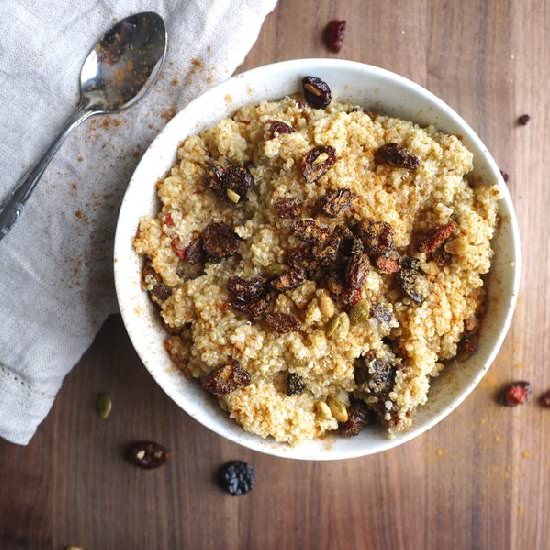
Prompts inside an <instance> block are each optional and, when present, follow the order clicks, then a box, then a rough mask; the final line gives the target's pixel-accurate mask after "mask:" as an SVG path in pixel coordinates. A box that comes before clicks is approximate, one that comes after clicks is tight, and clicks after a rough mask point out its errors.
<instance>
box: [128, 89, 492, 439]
mask: <svg viewBox="0 0 550 550" xmlns="http://www.w3.org/2000/svg"><path fill="white" fill-rule="evenodd" d="M306 99H307V94H306ZM471 170H472V154H471V153H470V152H469V151H468V150H467V149H466V148H465V146H464V145H463V144H462V143H461V141H460V140H459V139H458V138H457V137H455V136H453V135H447V134H444V133H441V132H438V131H437V130H435V129H434V128H431V127H428V128H420V127H419V126H417V125H416V124H414V123H412V122H408V121H403V120H398V119H395V118H390V117H387V116H383V115H375V114H372V113H369V112H365V111H364V110H363V109H361V108H359V107H356V106H353V105H349V104H344V103H339V102H337V101H332V102H330V104H329V105H328V106H326V107H325V108H324V109H316V108H312V107H311V106H310V105H308V104H306V103H305V102H304V101H303V100H302V99H301V98H294V97H286V98H284V99H282V100H280V101H265V102H262V103H260V104H259V105H249V106H246V107H243V108H241V109H239V110H238V111H236V112H235V113H234V114H233V116H232V117H231V118H227V119H224V120H222V121H220V122H219V123H218V124H216V125H215V126H213V127H212V128H209V129H207V130H205V131H203V132H201V133H200V134H199V135H195V136H190V137H188V138H186V139H185V140H184V141H183V143H182V144H181V145H180V147H179V149H178V152H177V162H176V164H175V165H174V167H173V168H172V169H171V171H170V174H169V175H168V176H167V177H165V178H164V179H163V180H162V181H159V183H158V197H159V199H160V204H161V208H160V210H159V212H158V215H157V216H156V217H155V218H152V219H150V218H145V219H142V220H141V223H140V227H139V231H138V234H137V236H136V238H135V240H134V247H135V250H136V251H137V252H139V253H141V254H143V255H144V270H143V282H144V287H145V288H146V289H147V290H148V291H149V292H150V294H151V297H152V299H153V300H154V301H155V302H156V303H157V304H158V305H159V306H160V314H161V316H162V320H163V323H164V324H165V326H166V328H167V339H166V349H167V351H168V352H169V353H170V356H171V358H172V360H173V361H174V363H175V365H176V366H177V367H178V368H180V369H181V370H182V371H184V372H185V373H188V374H190V375H191V376H193V377H195V378H200V379H201V383H202V385H203V387H204V388H205V390H206V391H210V392H211V393H213V394H214V395H216V396H217V398H218V399H219V403H220V406H221V407H222V408H223V409H225V410H227V411H228V414H229V415H230V416H231V418H233V419H234V420H235V421H236V422H238V423H239V424H240V425H241V426H242V427H243V428H244V429H245V430H247V431H250V432H253V433H256V434H259V435H260V436H262V437H273V438H275V439H276V440H277V441H282V442H288V443H290V444H295V443H296V442H299V441H301V440H304V439H312V438H320V437H322V436H323V435H324V434H325V433H326V432H327V431H330V430H336V429H338V428H339V427H340V431H341V432H343V435H354V434H356V433H357V432H358V431H359V429H360V428H361V427H362V426H363V425H364V424H365V423H367V422H368V421H369V419H370V418H371V416H374V417H376V418H378V420H379V421H380V422H381V423H382V424H383V425H384V426H385V427H386V428H387V429H388V431H389V433H390V434H391V433H392V432H396V431H400V430H404V429H406V428H408V427H409V426H410V424H411V422H412V413H413V412H414V411H415V409H416V408H417V407H418V406H420V405H423V404H425V403H426V401H427V399H428V390H429V387H430V379H431V377H432V376H437V375H438V373H439V372H440V371H441V369H442V368H443V366H444V364H445V362H446V361H448V360H449V359H451V358H453V357H454V356H455V355H456V354H457V345H460V342H461V341H462V343H463V345H464V347H465V348H466V349H469V350H470V351H473V346H474V343H475V332H476V330H477V325H478V321H477V319H478V316H479V312H480V308H481V306H482V305H483V298H484V289H483V278H482V276H483V275H484V274H486V273H487V272H488V271H489V267H490V262H491V255H492V251H491V247H490V240H491V238H492V236H493V233H494V230H495V224H496V222H497V214H498V198H499V192H498V189H497V188H496V187H493V186H486V185H476V186H472V185H470V184H469V183H468V181H467V179H466V176H467V174H468V173H469V172H470V171H471Z"/></svg>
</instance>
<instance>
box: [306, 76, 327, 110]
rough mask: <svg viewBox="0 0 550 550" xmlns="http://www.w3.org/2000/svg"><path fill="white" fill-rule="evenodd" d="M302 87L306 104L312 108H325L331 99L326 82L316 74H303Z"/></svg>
mask: <svg viewBox="0 0 550 550" xmlns="http://www.w3.org/2000/svg"><path fill="white" fill-rule="evenodd" d="M302 88H303V90H304V98H305V100H306V101H307V104H308V105H309V106H310V107H313V109H325V108H326V107H328V106H329V105H330V102H331V101H332V92H331V91H330V88H329V87H328V84H327V83H326V82H324V81H323V80H321V79H320V78H318V77H316V76H304V78H302Z"/></svg>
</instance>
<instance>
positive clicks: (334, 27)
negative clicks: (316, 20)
mask: <svg viewBox="0 0 550 550" xmlns="http://www.w3.org/2000/svg"><path fill="white" fill-rule="evenodd" d="M345 30H346V22H345V21H336V20H334V21H331V22H330V23H328V24H327V26H326V27H325V32H324V33H323V38H324V39H325V44H326V45H327V48H328V49H329V50H331V51H332V52H334V53H340V50H341V49H342V46H343V45H344V31H345Z"/></svg>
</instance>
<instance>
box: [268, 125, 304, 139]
mask: <svg viewBox="0 0 550 550" xmlns="http://www.w3.org/2000/svg"><path fill="white" fill-rule="evenodd" d="M295 131H296V130H294V128H293V127H292V126H290V125H288V124H287V123H286V122H283V121H282V120H269V121H267V122H266V123H265V127H264V132H265V139H266V141H268V140H270V139H273V138H275V137H277V136H278V135H279V134H292V133H293V132H295Z"/></svg>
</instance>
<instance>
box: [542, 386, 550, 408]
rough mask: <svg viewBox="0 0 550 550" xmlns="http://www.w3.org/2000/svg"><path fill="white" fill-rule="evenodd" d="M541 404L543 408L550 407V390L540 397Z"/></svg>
mask: <svg viewBox="0 0 550 550" xmlns="http://www.w3.org/2000/svg"><path fill="white" fill-rule="evenodd" d="M540 404H541V405H542V406H543V407H550V390H548V391H547V392H545V393H543V394H542V395H541V396H540Z"/></svg>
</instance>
